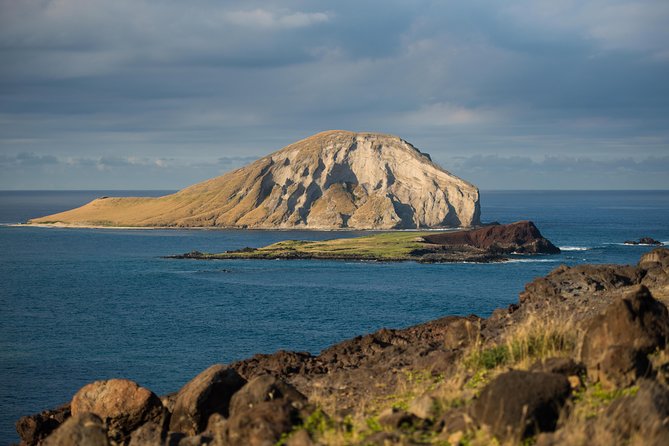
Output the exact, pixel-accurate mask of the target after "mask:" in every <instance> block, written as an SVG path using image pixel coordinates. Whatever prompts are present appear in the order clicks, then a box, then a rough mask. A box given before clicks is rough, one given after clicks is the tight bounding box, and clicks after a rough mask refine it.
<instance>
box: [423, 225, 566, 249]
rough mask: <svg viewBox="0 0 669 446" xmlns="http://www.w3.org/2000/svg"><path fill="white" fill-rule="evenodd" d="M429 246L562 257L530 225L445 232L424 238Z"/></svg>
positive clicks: (554, 247) (495, 226) (534, 227)
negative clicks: (462, 247)
mask: <svg viewBox="0 0 669 446" xmlns="http://www.w3.org/2000/svg"><path fill="white" fill-rule="evenodd" d="M423 239H424V240H425V241H426V242H427V243H433V244H435V245H444V246H461V245H466V246H472V247H475V248H479V249H483V250H487V251H491V252H494V253H503V254H511V253H520V254H559V253H560V249H559V248H558V247H556V246H555V245H553V244H552V243H551V242H550V241H549V240H547V239H546V238H544V237H543V236H542V235H541V232H539V229H537V227H536V226H535V225H534V223H532V222H531V221H519V222H515V223H511V224H508V225H494V226H485V227H483V228H479V229H472V230H468V231H457V232H446V233H441V234H434V235H428V236H425V237H423Z"/></svg>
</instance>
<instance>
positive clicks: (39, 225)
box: [0, 223, 482, 233]
mask: <svg viewBox="0 0 669 446" xmlns="http://www.w3.org/2000/svg"><path fill="white" fill-rule="evenodd" d="M0 226H9V227H17V228H31V227H32V228H47V229H49V228H51V229H111V230H176V231H179V230H182V231H189V230H194V231H260V232H266V231H272V232H274V231H276V232H291V231H304V232H381V233H382V232H455V231H463V230H467V229H471V228H480V227H482V226H472V227H471V228H467V227H457V228H420V229H352V228H338V229H325V228H324V229H318V228H305V227H294V228H240V227H236V226H230V227H219V226H183V227H181V226H180V227H175V226H102V225H75V224H66V223H2V224H0Z"/></svg>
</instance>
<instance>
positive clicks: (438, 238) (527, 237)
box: [168, 221, 560, 263]
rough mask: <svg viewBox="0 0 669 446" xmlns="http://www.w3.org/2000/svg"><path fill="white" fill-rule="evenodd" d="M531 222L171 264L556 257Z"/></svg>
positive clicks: (286, 246)
mask: <svg viewBox="0 0 669 446" xmlns="http://www.w3.org/2000/svg"><path fill="white" fill-rule="evenodd" d="M559 252H560V249H559V248H557V247H556V246H555V245H553V244H552V243H551V242H550V241H549V240H547V239H546V238H544V237H543V236H542V235H541V233H540V232H539V229H537V227H536V226H535V225H534V223H532V222H531V221H519V222H516V223H511V224H508V225H500V224H495V225H488V226H485V227H482V228H476V229H470V230H462V231H454V232H436V233H435V232H391V233H383V234H374V235H368V236H363V237H354V238H340V239H334V240H324V241H303V240H288V241H282V242H278V243H273V244H271V245H269V246H265V247H262V248H250V247H248V248H243V249H239V250H235V251H226V252H222V253H215V254H211V253H203V252H199V251H193V252H189V253H186V254H179V255H174V256H168V257H169V258H176V259H198V260H216V259H265V260H275V259H323V260H376V261H385V262H392V261H406V260H414V261H417V262H423V263H432V262H501V261H505V260H508V256H509V254H557V253H559Z"/></svg>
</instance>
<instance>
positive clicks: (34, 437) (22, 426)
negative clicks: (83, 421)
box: [16, 404, 70, 446]
mask: <svg viewBox="0 0 669 446" xmlns="http://www.w3.org/2000/svg"><path fill="white" fill-rule="evenodd" d="M69 417H70V405H69V404H65V405H63V406H60V407H58V408H56V409H52V410H45V411H43V412H40V413H38V414H35V415H28V416H25V417H21V418H19V420H18V421H17V422H16V432H17V433H18V434H19V438H21V443H22V444H24V445H26V446H35V445H37V444H39V442H40V441H42V440H43V439H45V438H46V437H47V436H49V435H50V434H51V433H52V432H53V431H54V430H56V429H57V428H58V426H60V425H61V424H63V422H64V421H65V420H66V419H67V418H69Z"/></svg>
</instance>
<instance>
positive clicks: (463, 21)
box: [0, 0, 669, 188]
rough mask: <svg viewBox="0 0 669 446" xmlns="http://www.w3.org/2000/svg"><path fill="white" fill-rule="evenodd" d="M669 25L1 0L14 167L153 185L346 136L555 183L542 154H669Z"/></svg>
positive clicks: (427, 8) (273, 5)
mask: <svg viewBox="0 0 669 446" xmlns="http://www.w3.org/2000/svg"><path fill="white" fill-rule="evenodd" d="M668 20H669V6H668V5H667V3H666V1H663V0H642V1H636V0H586V1H578V2H577V1H575V0H565V1H561V2H555V1H554V0H513V1H509V2H499V1H495V0H467V1H464V0H462V1H453V2H444V1H441V0H414V1H406V0H388V1H385V2H382V3H380V2H354V1H352V0H343V1H340V2H336V3H333V2H325V1H320V0H316V1H314V0H311V1H306V0H281V1H276V2H269V3H268V2H261V1H254V0H246V1H226V2H219V1H214V0H194V1H192V2H188V3H184V2H181V1H177V0H166V1H161V2H148V1H136V0H116V1H114V2H110V1H103V0H22V1H20V2H18V1H13V0H0V58H2V60H3V63H2V64H0V135H1V136H0V154H2V155H3V158H1V159H0V165H2V166H9V165H10V163H9V162H8V161H5V160H8V159H11V160H13V161H11V162H12V163H14V164H15V165H16V164H17V163H18V161H17V156H18V154H20V153H32V154H33V155H34V156H35V157H37V158H38V159H39V157H45V158H44V159H43V160H42V161H41V162H46V161H48V159H49V158H48V157H55V158H58V159H59V160H61V161H62V160H69V163H70V164H67V163H63V162H61V163H59V164H58V166H61V165H62V166H61V167H63V169H65V168H66V167H67V166H70V167H69V168H75V167H77V168H82V169H83V168H84V167H88V168H90V169H94V170H95V171H97V172H101V171H104V172H105V173H109V174H110V175H111V174H112V173H116V174H117V175H119V185H118V186H119V187H122V186H123V184H124V183H123V182H124V181H127V179H126V178H123V179H121V178H122V175H121V173H122V172H136V171H142V170H143V171H145V172H147V175H146V176H145V187H153V184H151V183H149V181H155V178H156V177H152V176H151V175H148V172H155V174H156V175H160V173H161V172H162V173H165V172H166V170H167V169H170V168H172V166H190V168H189V169H190V170H189V171H190V172H191V174H188V175H185V176H181V177H180V178H183V180H184V181H185V180H187V179H190V178H192V177H193V176H195V174H193V172H196V171H197V172H200V174H217V173H218V172H219V171H220V170H221V169H224V168H227V167H228V166H230V167H236V166H237V165H238V163H240V162H246V160H249V159H254V158H257V157H259V156H262V155H264V154H266V153H268V152H270V151H272V150H276V149H278V148H280V147H282V146H284V145H286V144H288V143H291V142H293V141H295V140H297V139H300V138H303V137H305V136H308V135H309V134H311V133H315V132H317V131H321V130H325V129H330V128H345V129H351V130H371V131H382V132H387V133H393V134H398V135H400V136H402V137H404V138H405V139H407V140H409V141H411V142H412V143H414V144H415V145H417V146H418V147H420V148H421V149H424V150H426V151H428V152H431V153H432V154H433V155H435V156H436V157H437V158H439V157H441V158H442V159H452V158H454V157H458V156H459V157H463V159H464V158H467V159H472V160H475V159H476V158H475V156H480V161H481V162H483V163H485V161H486V160H487V158H486V157H488V156H491V155H493V156H497V157H498V161H499V162H500V163H501V164H502V165H504V166H508V167H504V169H506V168H508V169H513V168H514V164H513V163H517V165H516V167H515V168H517V169H520V168H523V166H524V165H525V164H523V163H524V162H525V161H526V160H527V159H530V161H532V160H534V161H532V163H534V164H530V167H529V168H534V169H537V168H538V167H541V166H544V167H545V177H546V178H551V175H554V176H555V181H559V178H560V177H559V172H561V171H560V170H559V169H561V167H560V163H559V162H557V161H555V162H544V161H541V160H544V159H549V158H551V157H555V158H556V159H575V158H579V157H582V158H584V159H589V160H594V161H593V163H595V162H596V163H600V164H599V166H600V168H603V169H609V171H610V172H617V170H615V169H618V167H617V166H616V165H615V163H613V164H612V163H609V162H608V161H607V160H622V159H627V158H630V157H631V160H632V162H633V163H642V161H643V160H645V159H650V158H652V157H659V158H661V157H662V156H664V155H665V154H666V153H667V149H669V83H667V82H666V79H667V77H669V27H667V26H666V23H667V21H668ZM546 157H548V158H546ZM236 159H237V160H236ZM160 160H162V161H160ZM217 160H228V161H225V162H222V161H217ZM235 160H236V161H235ZM536 160H539V161H536ZM52 161H53V160H52ZM37 162H39V161H37ZM505 163H506V164H505ZM537 163H539V164H540V165H539V166H537ZM542 163H544V164H542ZM568 164H569V163H568ZM55 166H56V165H54V164H52V167H54V170H53V175H54V177H53V182H55V183H57V175H58V172H56V171H57V169H55ZM195 166H199V167H195ZM644 166H645V167H647V168H649V169H652V168H653V167H652V166H650V165H647V166H646V165H644V164H640V165H639V166H638V167H637V168H635V170H634V171H635V172H637V171H638V170H639V169H643V168H645V167H644ZM463 167H466V166H463ZM544 167H542V168H544ZM5 168H7V167H3V169H5ZM592 168H593V169H594V168H595V167H594V166H593V167H592ZM198 169H199V170H198ZM472 169H473V167H472ZM551 169H553V170H551ZM551 172H552V173H551ZM61 174H62V173H61ZM63 175H64V174H63ZM110 178H111V177H110ZM173 178H176V177H173ZM495 178H496V180H495V181H497V183H495V184H497V186H496V187H502V188H504V187H506V183H507V182H508V178H506V177H503V176H500V175H499V174H497V175H496V176H495V175H494V176H493V180H494V179H495ZM69 180H70V179H69V178H68V181H69ZM489 180H490V179H486V181H489ZM87 181H90V179H89V178H88V177H85V176H82V177H81V184H79V185H78V186H77V187H79V188H81V187H88V186H87V184H88V183H86V182H87ZM110 181H111V179H110ZM535 181H536V182H537V187H540V186H541V182H542V181H546V180H545V178H543V179H542V178H536V180H535ZM569 181H570V183H568V184H571V182H573V181H575V179H574V178H570V179H569ZM579 181H580V180H579ZM644 181H646V180H645V178H644V176H643V175H642V174H639V175H638V179H637V182H636V183H634V184H632V185H633V186H635V187H642V186H643V184H645V183H644ZM653 181H655V180H653ZM161 184H162V183H161ZM556 184H557V183H556ZM565 184H567V183H565ZM655 184H656V183H655V182H653V183H652V185H655ZM175 185H176V184H175ZM648 185H649V186H650V185H651V184H650V183H648ZM10 186H11V185H10ZM139 187H141V185H140V186H139ZM160 187H165V186H164V185H162V186H160ZM168 187H169V186H168ZM665 187H669V184H667V183H665Z"/></svg>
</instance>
